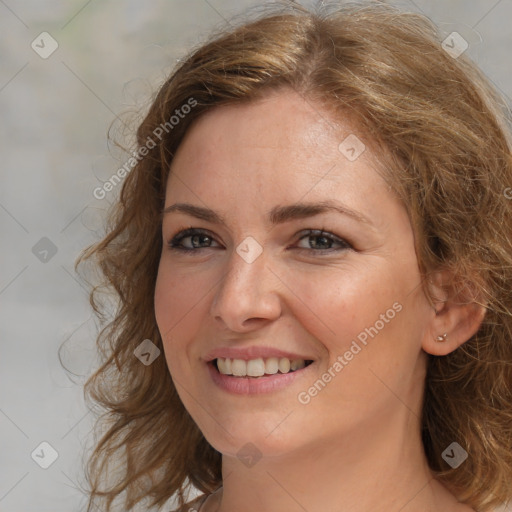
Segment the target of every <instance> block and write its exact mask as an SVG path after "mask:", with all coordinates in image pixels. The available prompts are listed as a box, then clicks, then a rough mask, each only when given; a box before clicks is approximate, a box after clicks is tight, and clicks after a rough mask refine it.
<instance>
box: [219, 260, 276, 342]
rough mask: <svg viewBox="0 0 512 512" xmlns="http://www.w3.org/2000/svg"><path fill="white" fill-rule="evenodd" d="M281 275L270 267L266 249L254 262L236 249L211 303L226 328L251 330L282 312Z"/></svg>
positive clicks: (274, 318) (235, 330) (270, 320)
mask: <svg viewBox="0 0 512 512" xmlns="http://www.w3.org/2000/svg"><path fill="white" fill-rule="evenodd" d="M279 282H280V281H279V279H278V277H277V276H276V275H275V273H274V272H272V270H271V269H270V268H269V267H268V261H267V258H266V254H265V251H263V253H262V254H260V256H259V257H258V258H257V259H256V260H254V261H253V262H251V263H248V262H247V261H245V260H244V259H243V258H242V257H241V256H240V255H239V254H238V253H237V252H236V251H233V253H232V255H231V258H230V259H229V262H228V267H227V270H226V272H225V273H224V275H223V277H222V278H221V282H220V284H219V288H218V289H217V292H216V294H215V296H214V299H213V302H212V305H211V307H210V314H211V315H212V317H213V318H214V319H215V322H218V323H219V325H220V326H221V327H222V328H224V329H229V330H231V331H233V332H250V331H252V330H255V329H259V328H261V327H263V326H264V325H266V324H268V323H270V322H272V321H274V320H276V319H277V318H279V317H280V316H281V301H280V297H279V294H278V289H277V288H276V287H277V286H279V284H278V283H279Z"/></svg>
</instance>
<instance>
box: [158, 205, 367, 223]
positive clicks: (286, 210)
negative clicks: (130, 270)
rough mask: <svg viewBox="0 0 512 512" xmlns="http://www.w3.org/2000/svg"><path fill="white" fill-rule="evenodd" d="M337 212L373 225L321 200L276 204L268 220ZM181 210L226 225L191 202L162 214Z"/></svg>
mask: <svg viewBox="0 0 512 512" xmlns="http://www.w3.org/2000/svg"><path fill="white" fill-rule="evenodd" d="M332 211H334V212H337V213H340V214H342V215H347V216H349V217H351V218H353V219H354V220H356V221H357V222H361V223H364V224H367V225H369V226H372V227H373V224H372V222H371V221H370V220H369V219H368V218H367V217H365V216H364V215H362V214H361V213H359V212H356V211H355V210H352V209H350V208H348V207H346V206H344V205H342V204H340V203H338V202H334V201H321V202H318V203H295V204H290V205H284V206H275V207H274V208H272V209H271V210H270V211H269V212H268V214H267V217H268V220H269V223H270V224H273V225H276V224H283V223H285V222H289V221H292V220H295V219H304V218H307V217H312V216H314V215H318V214H320V213H327V212H332ZM172 212H181V213H184V214H187V215H190V216H192V217H196V218H198V219H201V220H204V221H207V222H211V223H213V224H223V225H226V221H225V219H224V217H223V216H222V215H221V214H219V213H218V212H216V211H214V210H211V209H210V208H204V207H203V206H196V205H193V204H190V203H175V204H172V205H170V206H168V207H167V208H165V209H164V210H163V212H162V216H163V215H165V214H167V213H172Z"/></svg>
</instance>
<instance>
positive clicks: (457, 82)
mask: <svg viewBox="0 0 512 512" xmlns="http://www.w3.org/2000/svg"><path fill="white" fill-rule="evenodd" d="M269 9H270V11H269ZM441 40H442V37H441V36H440V34H439V32H438V30H437V29H436V27H435V26H434V25H433V24H432V22H430V21H429V20H428V19H427V18H425V17H423V16H420V15H418V14H412V13H405V12H400V11H398V10H397V9H395V8H393V7H389V6H386V5H383V4H381V3H364V4H361V3H359V4H355V5H345V6H336V7H335V8H332V6H329V7H320V8H318V9H317V10H316V11H314V12H313V11H310V10H308V9H305V8H303V7H300V6H296V5H284V6H283V5H281V6H279V7H275V6H273V7H272V8H268V7H267V8H265V10H264V12H263V13H258V15H257V16H256V17H255V18H254V19H249V18H246V19H245V21H244V22H243V23H242V24H237V25H235V26H233V25H232V26H230V27H229V29H228V30H224V31H222V32H220V33H219V32H217V33H215V34H214V35H212V36H211V38H210V40H209V41H208V42H206V43H204V44H202V45H201V46H200V47H198V48H197V49H195V50H194V51H192V52H191V53H190V54H189V55H188V56H187V57H186V58H184V59H182V60H181V62H180V63H179V64H178V65H177V67H176V69H174V71H173V72H172V74H171V76H170V77H169V78H168V80H167V81H166V82H165V83H164V84H163V85H162V86H161V88H160V89H159V92H158V93H157V95H156V97H155V99H154V101H153V103H152V104H151V107H150V108H149V111H148V113H147V115H146V116H145V118H144V119H143V121H142V123H141V124H140V126H139V128H138V130H137V141H138V142H137V143H138V147H139V149H140V148H143V147H147V146H148V141H149V139H153V140H154V141H156V142H157V144H156V147H154V148H152V149H150V150H149V151H148V154H147V155H146V156H144V158H142V159H140V161H138V162H137V164H136V165H135V166H134V168H133V170H132V171H131V172H130V173H129V174H128V176H127V177H126V179H125V181H124V183H123V186H122V190H121V193H120V198H119V200H118V202H117V203H116V204H115V205H114V207H113V209H112V210H111V213H110V216H109V219H108V223H107V234H106V236H105V237H104V238H103V239H102V240H101V241H100V242H98V243H96V244H95V245H93V246H91V247H89V248H87V249H86V250H84V252H83V253H82V254H81V256H80V258H79V259H78V261H77V268H78V266H79V265H80V264H82V263H84V260H89V259H90V260H91V261H92V262H94V264H95V265H96V268H99V269H100V270H101V275H102V279H103V281H102V283H100V284H99V285H98V286H96V287H95V288H94V289H93V291H92V292H91V304H92V306H93V308H94V310H95V311H96V313H97V314H98V315H99V316H100V318H101V319H102V321H103V325H104V326H103V328H102V330H101V332H100V334H99V336H98V341H97V342H98V346H99V349H100V351H101V353H102V355H103V358H104V359H103V363H102V365H101V367H100V368H99V369H98V370H97V371H96V373H94V374H93V375H92V376H91V377H90V378H89V380H88V381H87V383H86V386H85V393H86V398H87V399H88V401H92V402H94V403H95V404H96V405H99V406H100V407H101V410H102V411H103V414H102V415H101V417H100V418H99V419H98V422H97V424H98V425H102V427H103V429H104V430H103V431H102V432H101V437H100V438H99V439H98V440H97V444H96V446H95V449H94V452H93V453H92V454H91V456H90V459H89V461H88V465H87V478H88V482H89V484H90V487H91V491H90V499H89V508H88V510H89V511H92V510H93V507H94V506H95V505H96V504H100V505H101V506H100V508H101V510H107V511H110V510H112V508H113V507H114V501H115V500H116V499H117V498H121V497H123V498H124V502H123V510H128V509H132V508H133V507H134V506H135V505H136V504H137V503H139V502H142V501H146V500H149V505H150V506H158V507H161V506H162V505H164V504H165V503H166V501H167V500H168V499H169V498H171V497H174V498H177V500H178V504H179V506H180V507H182V506H183V505H184V503H185V494H186V493H187V492H188V491H189V490H190V489H191V486H193V487H195V488H196V489H198V490H199V491H201V492H203V493H211V492H212V491H214V490H215V489H217V488H218V487H219V486H220V485H221V484H222V475H221V455H220V453H219V452H217V451H216V450H215V449H213V448H212V447H211V446H210V445H209V444H208V443H207V441H206V440H205V438H204V437H203V435H202V433H201V431H200V430H199V429H198V427H197V426H196V424H195V423H194V421H193V420H192V418H191V417H190V416H189V414H188V413H187V411H186V410H185V408H184V406H183V404H182V403H181V401H180V399H179V397H178V394H177V391H176V389H175V387H174V385H173V383H172V380H171V378H170V375H169V371H168V368H167V366H166V362H165V358H164V357H159V358H157V359H156V360H155V361H154V362H153V364H151V365H149V366H145V365H143V364H141V362H140V361H139V360H138V359H137V358H136V357H135V356H134V350H135V348H136V347H137V346H138V345H139V344H140V343H141V342H142V340H145V339H150V340H151V341H152V342H153V343H154V344H155V345H157V346H158V347H159V348H160V349H161V350H163V346H162V342H161V337H160V333H159V331H158V328H157V324H156V320H155V313H154V304H153V296H154V289H155V281H156V277H157V269H158V264H159V259H160V254H161V250H162V240H161V212H162V208H163V205H164V199H165V187H166V182H167V178H168V173H169V168H170V164H171V162H172V159H173V155H175V153H176V150H177V149H178V147H179V145H180V143H181V141H182V139H183V137H184V135H185V133H186V132H187V130H189V129H190V127H191V126H192V125H193V123H194V121H195V120H197V119H198V118H199V117H201V116H202V115H203V114H204V113H206V112H208V111H210V110H212V109H213V108H216V107H218V106H220V105H228V104H234V103H242V102H250V101H254V100H256V99H258V98H261V97H262V96H264V95H265V94H266V93H268V92H269V91H271V90H275V89H278V88H283V89H285V88H289V89H293V90H295V91H296V92H297V93H299V94H300V95H302V96H303V97H304V98H305V99H307V101H309V102H311V103H314V104H316V105H318V106H320V107H322V108H324V109H325V111H329V112H330V113H332V114H333V115H334V116H340V117H339V119H343V118H345V117H346V115H347V114H349V115H350V118H351V119H353V120H354V122H355V123H356V125H357V127H358V130H359V133H361V134H363V135H364V137H365V141H368V142H369V144H371V148H372V149H373V150H374V154H378V155H379V159H380V162H381V163H382V168H383V170H385V172H386V178H387V179H388V181H389V183H390V184H391V185H392V187H393V188H394V190H395V191H396V192H397V194H398V196H399V197H400V198H401V200H402V201H403V203H404V205H405V207H406V208H407V211H408V213H409V216H410V219H411V223H412V226H413V229H414V233H415V239H416V251H417V257H418V262H419V266H420V269H421V271H422V273H423V274H424V275H425V276H427V275H428V273H429V272H432V271H434V270H437V269H440V268H444V269H448V270H450V272H451V273H452V275H453V276H454V279H453V286H452V287H451V288H450V290H451V292H452V293H453V294H456V293H459V291H460V290H462V289H464V290H468V289H471V290H473V291H474V294H473V300H474V301H477V302H478V303H480V304H483V305H485V306H486V308H487V311H486V315H485V318H484V321H483V323H482V324H481V326H480V328H479V330H478V332H477V333H476V334H475V335H474V336H473V337H472V338H471V339H470V340H468V341H467V342H466V343H465V344H463V345H462V346H461V347H460V348H458V349H457V350H455V351H454V352H452V353H451V354H449V355H447V356H443V357H436V356H429V362H428V371H427V378H426V384H425V396H424V405H423V415H422V429H423V430H422V432H423V443H424V447H425V453H426V457H427V460H428V463H429V465H430V468H431V469H432V471H433V472H434V475H436V477H437V478H438V479H439V480H440V481H442V482H443V483H444V484H445V485H446V486H447V487H448V488H450V489H451V490H452V492H453V493H454V494H455V496H456V497H457V498H458V499H459V500H460V501H464V502H466V503H467V504H469V505H471V506H472V507H473V508H475V509H476V510H477V511H486V510H489V509H490V508H492V507H494V506H496V505H498V504H500V503H505V502H506V501H507V500H509V499H510V498H511V496H512V486H511V484H510V482H511V481H512V312H511V310H512V307H511V305H512V200H510V195H512V191H511V190H510V189H509V188H507V187H511V186H512V157H511V136H510V126H509V124H508V110H507V109H506V106H505V102H503V101H502V99H501V98H500V96H499V95H498V94H497V93H496V92H495V90H494V89H493V87H492V86H491V85H490V84H489V81H488V80H487V79H486V78H485V76H484V75H483V74H482V73H481V72H480V71H479V70H478V69H477V67H476V66H475V65H474V64H472V63H471V61H470V60H469V58H467V57H466V56H465V55H464V54H463V55H461V56H459V57H457V58H454V57H452V56H450V55H449V54H448V53H447V52H446V51H445V50H444V49H443V47H442V45H441ZM192 102H196V103H195V106H194V107H193V108H191V109H183V110H181V112H184V111H185V110H188V113H187V114H186V115H183V116H180V120H179V122H178V123H177V124H170V123H169V120H170V118H171V116H172V115H173V114H175V112H176V110H177V109H178V110H179V109H182V108H183V105H187V104H188V105H191V104H192ZM181 117H182V118H181ZM165 123H167V125H165ZM162 125H164V126H166V129H165V131H164V133H163V135H162V136H161V137H156V136H155V134H156V133H160V132H159V131H158V129H159V127H160V130H161V127H162ZM377 151H378V153H376V152H377ZM507 190H508V191H510V194H507ZM507 196H509V197H508V198H507ZM425 282H427V281H426V280H425ZM103 287H106V288H107V289H110V290H112V291H113V292H114V293H115V296H116V297H117V298H118V302H117V304H118V307H117V309H116V311H115V313H114V315H113V316H112V317H111V318H110V319H108V317H107V315H106V313H105V310H104V306H102V304H101V301H100V294H101V292H102V290H103ZM425 292H426V293H427V295H428V296H429V297H430V298H432V300H433V299H434V298H433V297H432V296H431V294H430V293H431V292H430V290H429V289H428V286H427V285H425ZM455 440H456V441H457V442H458V443H459V444H460V445H462V446H463V447H464V448H465V450H466V451H467V452H468V453H469V458H468V459H467V460H466V461H465V462H464V464H462V465H461V466H459V467H458V468H457V469H452V468H450V467H448V465H447V464H446V463H445V462H444V461H443V459H442V457H441V454H442V452H443V450H444V449H445V448H446V447H447V446H448V445H449V444H450V443H452V442H453V441H455ZM113 468H114V469H115V471H113Z"/></svg>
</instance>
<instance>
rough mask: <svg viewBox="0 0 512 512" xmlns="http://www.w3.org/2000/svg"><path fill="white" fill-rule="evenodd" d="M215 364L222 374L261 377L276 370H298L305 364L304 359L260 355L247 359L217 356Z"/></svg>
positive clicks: (285, 371)
mask: <svg viewBox="0 0 512 512" xmlns="http://www.w3.org/2000/svg"><path fill="white" fill-rule="evenodd" d="M217 366H218V368H219V371H220V373H223V374H224V375H234V376H235V377H247V376H249V377H261V376H262V375H265V374H269V375H274V374H275V373H277V372H278V371H280V372H281V373H288V372H289V371H294V370H300V369H301V368H304V367H305V366H306V361H305V360H304V359H294V360H290V359H288V358H286V357H280V358H279V357H269V358H268V359H263V358H261V357H260V358H258V359H250V360H249V361H244V360H243V359H229V358H225V359H224V358H222V357H219V358H218V359H217Z"/></svg>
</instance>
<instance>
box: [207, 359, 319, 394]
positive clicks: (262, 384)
mask: <svg viewBox="0 0 512 512" xmlns="http://www.w3.org/2000/svg"><path fill="white" fill-rule="evenodd" d="M314 364H315V363H314V362H313V363H311V364H310V365H309V366H305V367H304V368H301V369H300V370H295V371H294V372H291V373H276V374H274V375H266V376H263V377H256V378H255V377H233V376H232V375H224V374H223V373H220V372H219V371H218V370H217V368H215V366H214V364H213V363H208V364H207V366H208V371H209V372H210V376H211V378H212V380H213V382H214V383H215V384H217V386H218V387H219V388H221V389H223V390H224V391H228V392H229V393H234V394H236V395H256V394H262V393H271V392H273V391H279V390H280V389H283V388H285V387H286V386H289V385H291V384H292V383H293V382H295V381H296V380H297V379H301V378H302V377H304V376H306V375H309V373H310V368H311V367H312V366H314Z"/></svg>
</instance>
